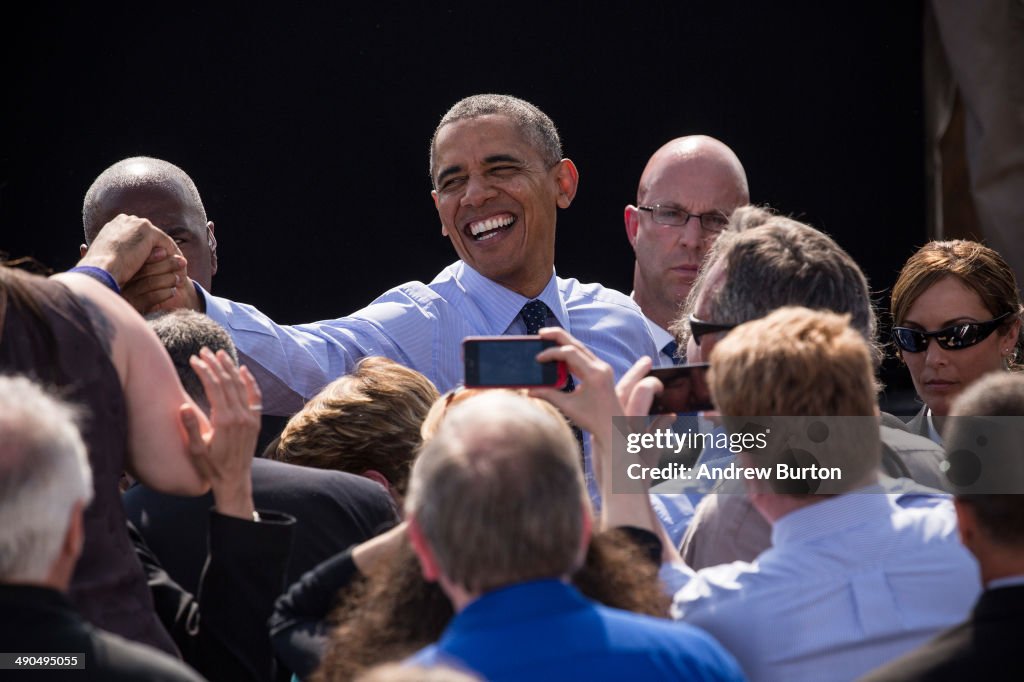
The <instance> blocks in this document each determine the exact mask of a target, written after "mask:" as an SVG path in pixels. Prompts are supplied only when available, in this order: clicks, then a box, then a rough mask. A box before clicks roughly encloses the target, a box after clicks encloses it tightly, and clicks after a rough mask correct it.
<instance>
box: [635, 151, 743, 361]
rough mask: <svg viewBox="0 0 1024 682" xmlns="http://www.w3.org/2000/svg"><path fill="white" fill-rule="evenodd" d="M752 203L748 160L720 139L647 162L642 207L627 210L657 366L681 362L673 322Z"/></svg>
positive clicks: (639, 295)
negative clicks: (736, 218)
mask: <svg viewBox="0 0 1024 682" xmlns="http://www.w3.org/2000/svg"><path fill="white" fill-rule="evenodd" d="M749 200H750V193H749V190H748V188H747V176H746V173H745V172H744V170H743V166H742V164H740V160H739V159H738V158H737V157H736V154H735V153H733V151H732V150H731V149H729V147H727V146H726V145H725V144H723V143H722V142H720V141H718V140H716V139H714V138H712V137H707V136H705V135H690V136H687V137H679V138H676V139H674V140H671V141H670V142H668V143H666V144H664V145H663V146H662V147H661V148H659V149H658V150H657V151H656V152H654V155H653V156H652V157H651V158H650V160H649V161H648V162H647V166H646V168H644V172H643V174H642V175H641V176H640V185H639V187H638V188H637V199H636V205H633V204H630V205H629V206H626V209H625V215H624V218H625V224H626V236H627V238H628V239H629V243H630V245H632V247H633V252H634V253H635V254H636V264H635V266H634V269H633V294H632V296H633V300H634V301H636V303H637V305H639V306H640V309H641V310H642V311H643V313H644V316H645V317H646V318H647V326H648V327H649V328H650V330H651V335H652V336H653V337H654V341H655V344H656V345H657V346H658V348H659V349H660V350H661V352H660V353H659V356H658V357H657V358H655V364H656V365H660V366H669V365H672V364H674V363H675V362H677V361H678V356H679V354H678V353H677V352H676V348H677V346H676V342H675V340H674V339H673V338H672V335H671V334H670V333H669V331H668V326H669V323H670V322H671V321H672V320H673V319H674V318H675V317H676V315H677V313H678V311H679V308H680V306H681V305H682V304H683V302H684V301H685V300H686V296H687V294H689V292H690V288H691V286H692V285H693V282H694V280H696V278H697V272H698V271H699V269H700V265H701V263H702V262H703V260H704V255H705V253H706V252H707V249H708V248H710V246H711V244H712V243H713V242H714V240H715V239H716V238H717V237H718V235H719V234H720V233H721V232H722V230H724V229H725V227H726V225H727V224H728V222H729V215H730V214H731V213H732V212H733V210H734V209H736V208H737V207H738V206H742V205H743V204H746V203H747V202H748V201H749Z"/></svg>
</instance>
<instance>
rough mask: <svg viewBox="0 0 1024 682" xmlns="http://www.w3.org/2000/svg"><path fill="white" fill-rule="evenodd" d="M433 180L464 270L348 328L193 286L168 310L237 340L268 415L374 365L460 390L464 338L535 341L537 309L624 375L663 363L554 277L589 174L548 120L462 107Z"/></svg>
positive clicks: (403, 293)
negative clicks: (530, 336) (202, 318)
mask: <svg viewBox="0 0 1024 682" xmlns="http://www.w3.org/2000/svg"><path fill="white" fill-rule="evenodd" d="M430 172H431V180H432V183H433V186H434V191H433V192H432V195H433V198H434V203H435V205H436V207H437V211H438V215H439V217H440V219H441V226H442V234H443V235H444V236H447V237H448V238H449V239H450V240H451V242H452V246H454V247H455V251H456V253H457V254H458V256H459V260H458V261H457V262H455V263H453V264H452V265H450V266H448V267H447V268H445V269H444V270H443V271H441V273H440V274H438V275H437V277H435V278H434V280H433V281H432V282H430V283H429V284H424V283H422V282H409V283H406V284H403V285H401V286H399V287H396V288H394V289H392V290H390V291H388V292H386V293H384V294H383V295H382V296H380V297H379V298H377V299H376V300H375V301H373V302H372V303H371V304H370V305H368V306H367V307H365V308H363V309H362V310H359V311H357V312H355V313H353V314H351V315H349V316H347V317H342V318H339V319H336V320H326V321H322V322H317V323H313V324H304V325H296V326H280V325H277V324H275V323H274V322H273V321H272V320H270V319H269V318H267V317H266V316H265V315H263V314H262V313H260V312H259V311H258V310H256V309H255V308H253V307H251V306H247V305H242V304H238V303H234V302H232V301H229V300H227V299H224V298H219V297H216V296H211V295H210V294H209V293H206V292H205V291H203V289H202V288H201V287H195V286H193V284H192V283H191V282H189V281H188V279H187V278H182V280H184V281H182V282H180V283H179V285H178V287H177V293H176V295H175V297H174V298H173V299H172V300H171V301H169V302H168V303H166V304H164V307H167V308H170V307H189V308H192V309H194V310H205V311H206V313H207V314H208V315H210V317H212V318H213V319H214V320H216V321H217V322H219V323H220V324H221V325H223V326H224V327H225V328H226V329H228V331H229V332H230V333H231V336H232V338H233V339H234V341H235V344H236V346H237V347H238V351H239V354H240V356H241V359H242V361H243V362H244V363H245V364H246V365H247V366H249V367H250V369H252V371H253V373H254V374H255V375H256V378H257V379H258V381H259V384H260V388H261V389H262V390H263V407H264V412H265V413H267V414H290V413H292V412H294V411H296V410H297V409H299V408H300V407H301V406H302V404H303V403H304V402H305V401H306V400H307V399H309V398H311V397H312V396H313V395H315V394H316V393H317V392H318V391H319V390H320V389H321V388H322V387H323V386H324V385H326V384H327V383H329V382H330V381H332V380H333V379H335V378H337V377H338V376H340V375H342V374H345V373H347V372H349V371H351V370H352V369H353V368H354V367H355V365H356V363H357V362H358V361H359V360H360V359H361V358H363V357H365V356H368V355H383V356H386V357H389V358H391V359H392V360H395V361H397V362H400V363H402V364H404V365H406V366H408V367H411V368H413V369H415V370H417V371H419V372H422V373H423V374H425V375H426V376H427V377H428V378H429V379H430V380H431V381H433V382H434V384H435V385H436V386H437V388H438V390H440V391H442V392H444V391H446V390H448V389H451V388H453V387H454V386H456V385H458V384H459V383H461V382H462V379H463V365H462V348H461V343H462V339H463V338H465V337H466V336H480V335H501V334H526V333H536V330H535V329H533V328H532V325H531V323H530V322H528V321H527V319H526V318H525V317H524V315H523V309H524V307H525V306H526V305H527V304H532V303H533V302H534V301H539V302H540V303H541V304H543V306H544V307H543V308H541V309H540V310H541V311H542V313H541V314H540V315H539V316H535V317H543V319H542V320H541V326H560V327H564V328H565V329H568V330H569V331H570V332H571V333H572V334H573V335H574V336H576V337H577V338H578V339H580V340H581V341H583V342H584V343H585V344H586V345H587V346H588V347H590V348H592V349H593V350H594V352H595V353H597V355H599V356H600V357H601V358H602V359H603V360H605V361H606V362H608V363H609V364H611V365H612V367H613V369H614V370H615V372H616V376H620V375H621V374H622V373H624V372H625V371H626V370H627V369H628V368H629V367H630V365H632V363H633V361H635V360H636V359H637V358H639V357H640V356H642V355H650V356H652V357H654V356H656V355H657V353H658V349H657V348H656V347H655V346H654V341H653V339H652V338H651V334H650V331H649V330H648V329H647V326H646V324H645V322H644V318H643V315H642V314H641V313H640V311H639V309H638V308H637V307H636V305H635V304H634V303H633V302H632V301H631V300H630V299H629V297H627V296H625V295H624V294H621V293H619V292H617V291H613V290H610V289H605V288H604V287H602V286H601V285H599V284H581V283H580V282H578V281H576V280H574V279H561V278H559V277H556V276H555V271H554V260H555V222H556V213H557V211H558V209H560V208H562V209H564V208H568V207H569V205H570V204H571V203H572V200H573V198H574V197H575V196H576V188H577V184H578V181H579V174H578V172H577V170H576V166H575V165H574V164H573V162H572V161H571V160H569V159H566V158H562V149H561V142H560V140H559V136H558V132H557V130H556V129H555V126H554V123H553V122H552V121H551V119H550V118H548V116H547V115H546V114H544V112H542V111H540V110H539V109H538V108H537V107H535V106H534V105H532V104H530V103H529V102H525V101H523V100H520V99H517V98H515V97H510V96H506V95H476V96H473V97H468V98H466V99H463V100H461V101H460V102H458V103H456V104H455V106H453V107H452V108H451V109H450V110H449V111H448V113H446V114H445V115H444V117H443V118H442V119H441V122H440V123H439V124H438V127H437V129H436V131H435V133H434V137H433V140H432V141H431V160H430ZM537 305H538V304H534V306H537Z"/></svg>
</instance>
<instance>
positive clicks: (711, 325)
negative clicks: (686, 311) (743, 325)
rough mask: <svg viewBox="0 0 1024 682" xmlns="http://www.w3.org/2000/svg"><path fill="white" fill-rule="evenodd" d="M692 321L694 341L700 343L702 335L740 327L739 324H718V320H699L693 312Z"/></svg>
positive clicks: (690, 317) (689, 318)
mask: <svg viewBox="0 0 1024 682" xmlns="http://www.w3.org/2000/svg"><path fill="white" fill-rule="evenodd" d="M686 319H687V320H689V322H690V336H692V337H693V342H694V343H695V344H697V345H698V346H699V345H700V337H702V336H704V335H705V334H714V333H715V332H727V331H729V330H732V329H735V328H736V327H738V326H739V325H738V324H718V323H717V322H705V321H704V320H698V319H697V318H696V317H694V316H693V314H692V313H691V314H690V316H689V317H688V318H686Z"/></svg>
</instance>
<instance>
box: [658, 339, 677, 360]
mask: <svg viewBox="0 0 1024 682" xmlns="http://www.w3.org/2000/svg"><path fill="white" fill-rule="evenodd" d="M678 350H679V344H677V343H676V342H675V341H669V342H668V343H666V344H665V345H664V346H662V348H661V352H662V353H664V354H665V356H666V357H668V359H669V360H671V361H672V364H673V365H676V364H679V358H677V357H676V351H678Z"/></svg>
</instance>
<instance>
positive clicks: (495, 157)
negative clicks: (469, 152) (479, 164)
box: [484, 154, 523, 165]
mask: <svg viewBox="0 0 1024 682" xmlns="http://www.w3.org/2000/svg"><path fill="white" fill-rule="evenodd" d="M484 163H486V164H488V165H490V164H495V163H516V164H522V163H523V160H522V159H518V158H516V157H514V156H512V155H511V154H492V155H491V156H488V157H486V158H485V159H484Z"/></svg>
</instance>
